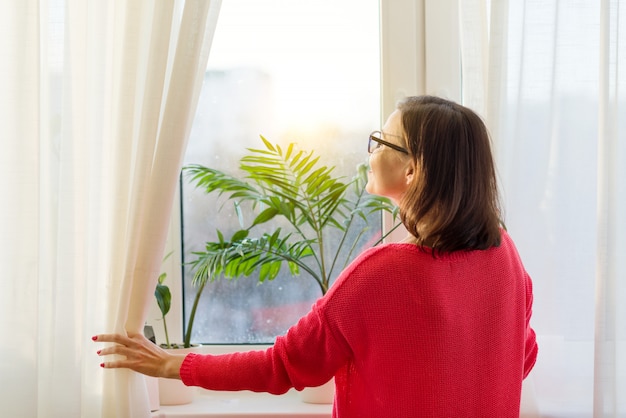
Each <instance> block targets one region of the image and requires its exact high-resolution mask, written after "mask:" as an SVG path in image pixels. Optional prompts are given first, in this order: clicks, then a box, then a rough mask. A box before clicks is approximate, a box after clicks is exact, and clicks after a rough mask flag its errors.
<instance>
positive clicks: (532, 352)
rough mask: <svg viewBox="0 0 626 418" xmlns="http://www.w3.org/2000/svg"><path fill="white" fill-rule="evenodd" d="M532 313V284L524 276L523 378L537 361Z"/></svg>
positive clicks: (528, 278)
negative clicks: (531, 324) (524, 330)
mask: <svg viewBox="0 0 626 418" xmlns="http://www.w3.org/2000/svg"><path fill="white" fill-rule="evenodd" d="M532 312H533V284H532V281H531V280H530V277H528V275H526V344H525V347H524V354H525V358H524V378H526V376H528V373H530V371H531V370H532V369H533V367H534V366H535V362H536V361H537V352H538V351H539V347H538V346H537V336H536V334H535V331H534V330H533V329H532V328H531V326H530V317H531V316H532Z"/></svg>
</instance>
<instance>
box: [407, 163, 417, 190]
mask: <svg viewBox="0 0 626 418" xmlns="http://www.w3.org/2000/svg"><path fill="white" fill-rule="evenodd" d="M415 171H416V170H415V164H413V163H412V162H411V163H409V165H407V167H406V173H405V179H406V184H407V185H409V184H411V182H412V181H413V177H415Z"/></svg>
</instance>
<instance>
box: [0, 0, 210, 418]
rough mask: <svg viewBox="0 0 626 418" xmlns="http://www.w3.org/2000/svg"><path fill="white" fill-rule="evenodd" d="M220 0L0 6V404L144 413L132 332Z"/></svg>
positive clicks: (145, 302) (49, 412)
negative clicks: (112, 367)
mask: <svg viewBox="0 0 626 418" xmlns="http://www.w3.org/2000/svg"><path fill="white" fill-rule="evenodd" d="M219 6H220V1H219V0H212V1H208V0H187V1H183V0H180V1H175V0H163V1H157V2H155V1H151V0H142V1H133V2H127V1H122V0H118V1H104V2H102V1H84V0H20V1H11V2H2V4H1V5H0V27H2V28H3V29H2V31H3V36H1V37H0V141H1V142H0V194H1V196H2V205H1V206H0V236H1V239H2V241H1V242H2V248H1V251H0V267H1V270H0V271H2V276H1V278H0V282H1V284H2V286H1V289H0V388H2V390H0V415H2V416H10V417H48V416H50V417H57V416H67V417H79V416H84V417H98V416H105V417H111V416H120V417H133V416H149V408H148V400H147V395H146V390H145V385H144V383H143V379H142V378H141V377H140V376H139V375H136V374H134V373H128V372H123V371H120V372H117V371H116V372H113V373H109V372H107V373H104V371H103V370H101V369H100V368H99V367H98V364H99V362H100V360H99V359H98V358H97V356H96V355H95V351H96V349H97V347H96V345H95V344H94V343H93V342H92V341H91V339H90V337H91V335H94V334H96V333H99V332H106V331H123V330H124V329H126V330H133V331H139V330H141V329H142V326H143V323H144V320H145V317H146V309H147V307H148V306H149V304H151V303H153V299H152V298H153V296H152V294H153V291H154V286H155V281H156V278H157V276H158V274H159V272H160V265H161V260H162V257H163V248H164V245H165V238H166V230H167V225H168V221H169V215H170V212H171V208H172V204H173V196H174V192H175V188H176V184H177V180H178V173H179V169H180V164H181V160H182V155H183V152H184V148H185V144H186V139H187V137H188V133H189V129H190V123H191V120H192V118H193V114H194V113H195V107H196V104H197V96H198V92H199V88H200V83H201V82H202V79H203V74H204V69H205V67H206V61H207V58H208V52H209V48H210V44H211V40H212V36H213V31H214V27H215V24H216V20H217V15H218V13H219Z"/></svg>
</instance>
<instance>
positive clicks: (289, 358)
mask: <svg viewBox="0 0 626 418" xmlns="http://www.w3.org/2000/svg"><path fill="white" fill-rule="evenodd" d="M319 306H320V303H317V304H316V305H315V306H314V307H313V309H312V311H311V312H309V314H307V315H306V316H304V317H303V318H301V319H300V321H299V322H298V323H297V324H296V325H294V326H293V327H292V328H290V329H289V331H288V332H287V334H285V335H284V336H280V337H278V338H277V339H276V342H275V344H274V345H273V346H272V347H269V348H268V349H267V350H262V351H250V352H240V353H233V354H225V355H218V356H214V355H199V354H188V355H187V357H186V358H185V360H184V362H183V364H182V365H181V368H180V375H181V378H182V381H183V382H184V383H185V385H187V386H201V387H203V388H205V389H211V390H251V391H255V392H270V393H274V394H281V393H285V392H286V391H287V390H289V389H290V388H292V387H295V388H296V389H298V390H301V389H302V388H304V387H307V386H319V385H321V384H323V383H325V382H327V381H328V380H329V379H330V378H331V377H332V376H333V375H334V374H335V372H336V371H337V370H338V369H339V368H340V367H341V366H342V365H343V364H345V362H346V360H347V358H348V350H347V349H346V345H345V344H341V343H338V340H337V339H335V337H334V336H333V334H332V332H331V331H330V330H329V328H328V326H327V325H326V324H325V323H324V321H323V319H322V318H323V315H321V314H320V312H319Z"/></svg>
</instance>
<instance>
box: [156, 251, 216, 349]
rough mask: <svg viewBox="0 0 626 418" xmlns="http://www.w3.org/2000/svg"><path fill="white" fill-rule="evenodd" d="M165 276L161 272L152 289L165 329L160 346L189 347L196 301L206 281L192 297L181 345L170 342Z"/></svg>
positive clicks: (168, 292) (170, 300)
mask: <svg viewBox="0 0 626 418" xmlns="http://www.w3.org/2000/svg"><path fill="white" fill-rule="evenodd" d="M171 254H172V253H171V252H170V253H168V254H167V255H166V256H165V257H164V258H163V261H165V260H167V258H168V257H169V256H170V255H171ZM166 278H167V273H165V272H163V273H161V274H160V275H159V279H158V282H157V285H156V288H155V289H154V297H155V298H156V301H157V305H158V306H159V310H160V311H161V319H162V321H163V330H164V331H165V344H161V347H163V348H181V347H184V348H189V347H190V346H191V331H192V328H193V321H194V318H195V316H196V310H197V309H198V302H199V301H200V296H202V290H204V286H205V285H206V283H204V284H201V285H200V287H199V289H198V292H197V293H196V297H195V298H194V302H193V306H192V309H191V315H190V316H189V322H188V324H187V330H186V332H185V336H184V338H183V344H182V346H181V345H179V344H176V343H170V337H169V333H168V331H167V320H166V318H165V316H166V315H167V313H168V312H169V311H170V308H171V306H172V292H171V291H170V288H169V287H168V286H167V285H166V284H164V283H165V279H166Z"/></svg>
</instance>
